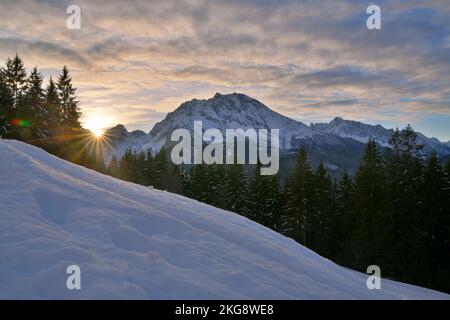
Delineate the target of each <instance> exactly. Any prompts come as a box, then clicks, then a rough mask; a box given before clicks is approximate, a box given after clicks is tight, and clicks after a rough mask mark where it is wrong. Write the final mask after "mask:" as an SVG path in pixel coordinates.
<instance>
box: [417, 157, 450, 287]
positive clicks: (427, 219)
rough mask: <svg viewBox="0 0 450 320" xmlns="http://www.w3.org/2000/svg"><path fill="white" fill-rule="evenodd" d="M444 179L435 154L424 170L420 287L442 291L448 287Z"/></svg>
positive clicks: (449, 227)
mask: <svg viewBox="0 0 450 320" xmlns="http://www.w3.org/2000/svg"><path fill="white" fill-rule="evenodd" d="M448 187H449V182H448V176H447V174H446V172H445V170H444V169H443V168H442V166H441V164H440V163H439V159H438V156H437V154H436V152H433V153H432V154H431V156H430V158H429V159H428V162H427V165H426V167H425V170H424V185H423V190H424V199H423V201H424V205H423V209H424V211H423V216H422V217H421V221H420V225H421V226H422V229H423V231H422V234H423V248H422V255H421V256H420V260H421V261H423V264H422V265H421V266H420V270H421V271H422V275H421V277H420V282H419V283H420V284H421V285H423V286H427V287H433V288H438V289H445V287H446V286H447V288H448V287H449V286H450V281H449V280H450V276H449V275H448V272H447V271H448V270H449V267H450V260H449V258H450V250H449V248H450V236H449V235H450V211H449V207H448V206H446V205H447V204H448V196H449V192H448Z"/></svg>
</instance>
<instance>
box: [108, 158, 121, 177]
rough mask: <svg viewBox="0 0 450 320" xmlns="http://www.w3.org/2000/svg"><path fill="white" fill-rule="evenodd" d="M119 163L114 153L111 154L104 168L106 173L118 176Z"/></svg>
mask: <svg viewBox="0 0 450 320" xmlns="http://www.w3.org/2000/svg"><path fill="white" fill-rule="evenodd" d="M118 170H119V164H118V162H117V157H116V155H113V157H112V159H111V161H110V162H109V164H108V167H107V168H106V173H107V174H109V175H110V176H112V177H118Z"/></svg>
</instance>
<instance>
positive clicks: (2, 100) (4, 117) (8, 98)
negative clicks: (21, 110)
mask: <svg viewBox="0 0 450 320" xmlns="http://www.w3.org/2000/svg"><path fill="white" fill-rule="evenodd" d="M13 114H14V110H13V95H12V91H11V89H10V87H9V86H8V84H7V82H6V76H5V72H4V70H3V69H0V137H1V138H9V137H11V134H12V125H11V119H12V117H13Z"/></svg>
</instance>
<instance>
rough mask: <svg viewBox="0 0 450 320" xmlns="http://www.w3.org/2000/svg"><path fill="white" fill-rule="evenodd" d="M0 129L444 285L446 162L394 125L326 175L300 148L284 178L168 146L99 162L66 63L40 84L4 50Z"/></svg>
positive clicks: (338, 257) (316, 244)
mask: <svg viewBox="0 0 450 320" xmlns="http://www.w3.org/2000/svg"><path fill="white" fill-rule="evenodd" d="M0 108H1V109H0V136H1V137H3V138H7V139H17V140H22V141H25V142H28V143H31V144H34V145H37V146H40V147H42V148H44V149H46V150H48V151H49V152H51V153H53V154H56V155H58V156H60V157H62V158H64V159H67V160H70V161H72V162H75V163H78V164H82V165H84V166H87V167H89V168H93V169H96V170H98V171H101V172H104V173H107V174H109V175H111V176H114V177H117V178H120V179H123V180H126V181H131V182H134V183H139V184H142V185H147V186H153V187H155V188H158V189H161V190H167V191H170V192H174V193H178V194H182V195H185V196H187V197H190V198H193V199H196V200H198V201H201V202H205V203H208V204H211V205H213V206H215V207H219V208H223V209H226V210H230V211H233V212H236V213H239V214H241V215H243V216H245V217H248V218H249V219H251V220H254V221H256V222H258V223H261V224H263V225H264V226H266V227H268V228H271V229H273V230H275V231H277V232H280V233H282V234H284V235H286V236H288V237H291V238H293V239H294V240H296V241H297V242H299V243H301V244H303V245H305V246H307V247H308V248H311V249H312V250H314V251H316V252H318V253H319V254H321V255H322V256H324V257H327V258H329V259H331V260H333V261H335V262H337V263H338V264H340V265H343V266H348V267H350V268H353V269H356V270H360V271H363V272H365V271H366V268H367V267H368V266H369V265H379V266H380V267H381V271H382V276H383V277H387V278H392V279H396V280H400V281H404V282H408V283H412V284H417V285H420V286H424V287H428V288H434V289H437V290H441V291H445V292H450V209H449V208H450V163H446V164H445V165H444V164H442V163H440V161H439V159H438V156H437V154H436V153H433V154H431V155H430V156H428V157H426V158H425V157H423V156H422V154H421V153H420V149H421V146H419V145H418V144H417V142H416V133H415V132H414V130H413V129H412V128H411V127H410V126H407V127H406V128H405V129H403V130H396V131H395V132H394V134H393V135H392V137H391V139H390V148H384V149H381V148H380V147H379V146H378V145H377V144H376V143H375V142H374V141H369V142H368V144H367V147H366V151H365V155H364V157H363V159H362V160H361V164H360V167H359V170H358V172H357V173H356V175H355V176H354V177H352V176H350V175H349V174H347V173H344V174H342V176H341V177H340V178H339V179H333V178H331V176H330V175H329V174H328V172H327V171H326V169H325V166H324V165H323V164H320V165H319V166H318V167H317V168H312V167H311V164H310V163H309V161H308V157H307V154H306V151H305V150H304V149H301V150H300V152H299V155H298V161H297V164H296V166H295V168H294V170H293V172H292V173H291V175H290V176H289V178H288V179H287V181H285V182H284V183H281V181H280V180H279V177H278V176H277V175H273V176H262V175H260V164H258V165H256V166H253V167H252V168H250V169H251V170H249V168H246V167H245V166H243V165H239V164H230V165H205V164H203V165H195V166H191V167H178V166H175V165H174V164H172V163H171V162H170V161H169V157H168V151H167V150H166V149H164V148H162V149H161V150H160V151H159V152H158V153H156V154H153V153H152V152H150V151H149V152H147V153H144V152H140V153H136V152H133V151H132V150H127V152H126V153H125V154H124V156H123V157H122V158H121V159H117V158H116V157H113V158H112V160H111V161H110V163H109V164H108V166H107V167H105V166H104V164H103V161H102V160H101V157H100V158H97V157H95V156H93V155H92V154H91V153H90V152H89V150H88V149H87V148H85V145H86V141H85V139H86V135H88V133H86V130H84V129H82V128H81V125H80V122H79V118H80V111H79V109H78V102H77V100H76V96H75V89H74V88H73V86H72V81H71V77H70V74H69V71H68V69H67V68H66V67H64V68H63V70H62V72H61V74H60V75H59V76H58V78H57V80H56V81H53V80H52V79H51V78H50V80H49V83H48V85H47V86H46V87H45V88H43V76H42V75H41V73H39V72H38V71H37V69H36V68H34V69H33V70H32V72H31V73H30V74H29V75H27V72H26V70H25V68H24V64H23V62H22V60H21V59H20V58H19V57H18V56H17V55H16V56H15V57H14V58H13V59H8V60H7V62H6V66H5V67H4V68H3V69H1V72H0Z"/></svg>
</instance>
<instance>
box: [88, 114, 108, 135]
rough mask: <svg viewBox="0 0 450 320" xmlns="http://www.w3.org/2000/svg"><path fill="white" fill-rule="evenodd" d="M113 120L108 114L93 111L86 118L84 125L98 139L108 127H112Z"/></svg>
mask: <svg viewBox="0 0 450 320" xmlns="http://www.w3.org/2000/svg"><path fill="white" fill-rule="evenodd" d="M112 122H113V121H112V119H111V118H110V117H108V116H107V115H104V114H100V113H92V114H88V115H87V116H86V118H85V119H84V121H83V127H84V128H86V129H88V130H89V131H90V132H91V133H92V135H93V136H94V137H95V138H96V139H99V138H102V137H103V136H104V135H105V130H106V128H108V127H111V123H112Z"/></svg>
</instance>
